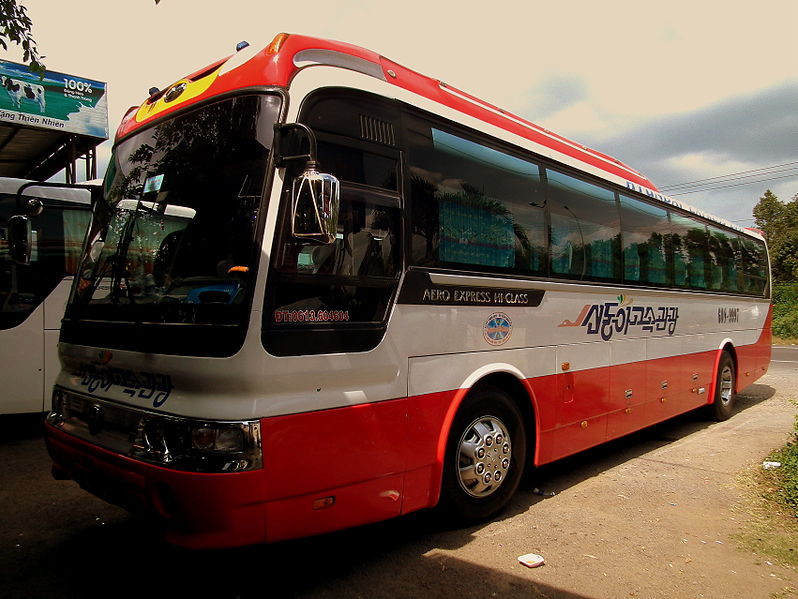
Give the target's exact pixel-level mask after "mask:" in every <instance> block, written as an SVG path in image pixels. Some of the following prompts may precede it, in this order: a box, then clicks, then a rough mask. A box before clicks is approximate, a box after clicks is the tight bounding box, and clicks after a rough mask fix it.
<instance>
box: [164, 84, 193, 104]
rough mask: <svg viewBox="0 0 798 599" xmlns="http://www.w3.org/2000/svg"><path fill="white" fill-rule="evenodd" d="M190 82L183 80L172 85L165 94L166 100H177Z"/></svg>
mask: <svg viewBox="0 0 798 599" xmlns="http://www.w3.org/2000/svg"><path fill="white" fill-rule="evenodd" d="M187 86H188V83H186V82H185V81H181V82H180V83H176V84H175V85H173V86H172V87H170V88H169V89H167V90H166V93H165V94H164V95H163V101H164V102H174V101H175V100H177V98H178V96H180V94H182V93H183V92H184V91H186V87H187Z"/></svg>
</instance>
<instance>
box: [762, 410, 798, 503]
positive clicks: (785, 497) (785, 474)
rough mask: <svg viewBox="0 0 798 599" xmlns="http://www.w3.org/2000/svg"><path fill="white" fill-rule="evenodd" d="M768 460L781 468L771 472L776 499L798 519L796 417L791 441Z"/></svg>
mask: <svg viewBox="0 0 798 599" xmlns="http://www.w3.org/2000/svg"><path fill="white" fill-rule="evenodd" d="M768 460H770V461H773V462H781V468H776V469H774V470H772V472H773V478H774V482H776V484H777V491H776V498H777V499H778V500H779V501H781V502H782V503H784V505H785V506H786V507H787V509H789V510H791V511H792V512H793V513H794V514H795V516H796V518H798V417H796V418H795V432H794V433H793V436H792V440H790V441H789V442H788V443H787V444H786V445H785V446H784V447H782V448H781V449H777V450H776V451H774V452H773V453H771V454H770V455H769V456H768Z"/></svg>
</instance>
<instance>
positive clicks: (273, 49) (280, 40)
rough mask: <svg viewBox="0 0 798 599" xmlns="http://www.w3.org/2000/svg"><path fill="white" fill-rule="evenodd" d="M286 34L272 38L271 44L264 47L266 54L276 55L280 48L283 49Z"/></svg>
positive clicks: (279, 34) (286, 37)
mask: <svg viewBox="0 0 798 599" xmlns="http://www.w3.org/2000/svg"><path fill="white" fill-rule="evenodd" d="M289 35H290V34H288V33H278V34H277V35H275V36H274V39H273V40H272V41H271V43H270V44H269V45H268V46H266V54H277V53H278V52H279V51H280V48H282V47H283V44H284V43H285V40H287V39H288V36H289Z"/></svg>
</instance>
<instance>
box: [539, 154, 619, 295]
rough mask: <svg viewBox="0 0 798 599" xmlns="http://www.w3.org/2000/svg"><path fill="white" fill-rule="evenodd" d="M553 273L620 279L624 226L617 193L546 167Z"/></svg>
mask: <svg viewBox="0 0 798 599" xmlns="http://www.w3.org/2000/svg"><path fill="white" fill-rule="evenodd" d="M546 178H547V182H548V190H549V212H550V214H551V272H552V275H554V276H561V277H567V278H574V279H595V280H613V281H618V280H620V275H621V264H620V237H621V229H620V222H619V217H618V209H617V206H616V203H615V193H614V192H612V191H610V190H609V189H605V188H603V187H599V186H598V185H593V184H592V183H588V182H586V181H582V180H580V179H576V178H574V177H571V176H570V175H566V174H564V173H560V172H558V171H555V170H552V169H546Z"/></svg>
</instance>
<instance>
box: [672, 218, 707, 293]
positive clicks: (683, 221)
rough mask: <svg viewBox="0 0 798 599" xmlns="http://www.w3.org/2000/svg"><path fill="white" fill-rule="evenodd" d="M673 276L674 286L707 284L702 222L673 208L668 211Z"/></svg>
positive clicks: (704, 236) (702, 287) (705, 249)
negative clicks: (669, 215) (670, 229)
mask: <svg viewBox="0 0 798 599" xmlns="http://www.w3.org/2000/svg"><path fill="white" fill-rule="evenodd" d="M671 227H672V233H671V235H670V238H671V247H672V250H673V270H674V272H673V276H674V277H673V278H674V285H675V286H676V287H688V288H690V289H707V288H708V287H709V277H708V273H709V247H708V245H707V238H708V235H707V228H706V226H705V225H704V224H703V223H700V222H697V221H695V220H693V219H692V218H690V217H687V216H684V215H682V214H677V213H675V212H672V213H671Z"/></svg>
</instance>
